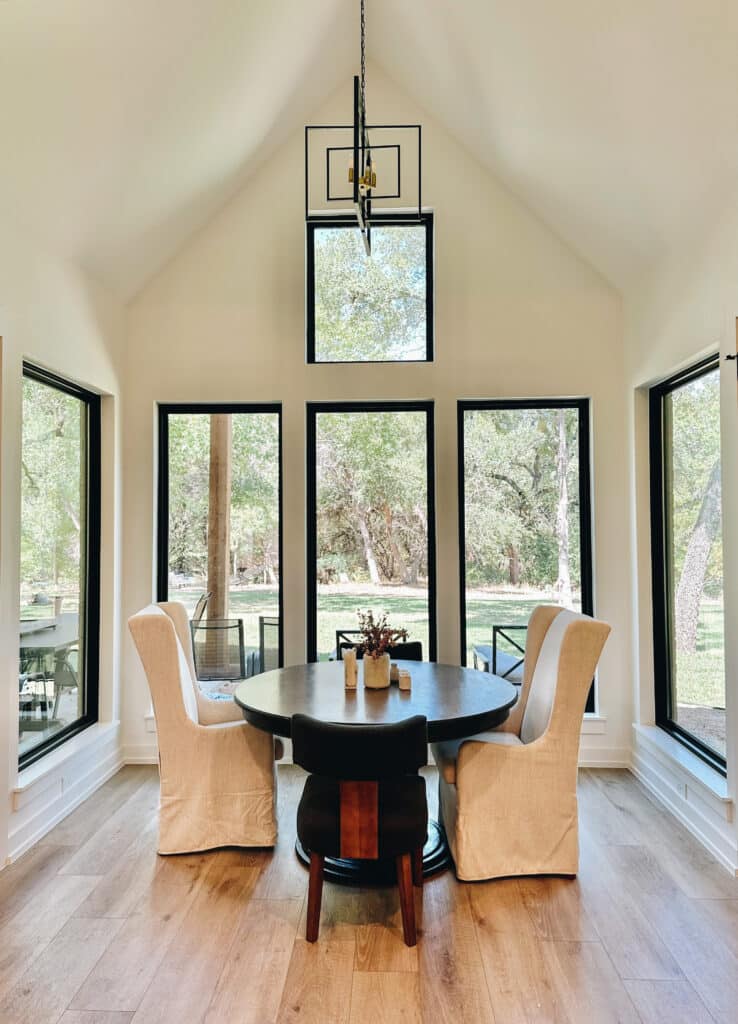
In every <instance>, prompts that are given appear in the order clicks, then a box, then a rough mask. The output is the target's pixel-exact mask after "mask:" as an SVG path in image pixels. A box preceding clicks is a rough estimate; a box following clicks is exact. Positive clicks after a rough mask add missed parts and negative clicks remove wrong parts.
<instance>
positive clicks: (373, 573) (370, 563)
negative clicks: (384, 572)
mask: <svg viewBox="0 0 738 1024" xmlns="http://www.w3.org/2000/svg"><path fill="white" fill-rule="evenodd" d="M356 518H357V519H358V521H359V533H360V534H361V542H362V544H363V545H364V558H365V559H366V567H367V569H368V570H369V579H370V580H371V581H372V583H376V584H380V583H381V582H382V581H381V579H380V578H379V569H378V568H377V560H376V558H375V557H374V548H373V547H372V539H371V537H370V535H369V527H368V526H367V523H366V513H365V512H364V510H363V509H357V513H356Z"/></svg>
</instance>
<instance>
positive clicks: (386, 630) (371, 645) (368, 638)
mask: <svg viewBox="0 0 738 1024" xmlns="http://www.w3.org/2000/svg"><path fill="white" fill-rule="evenodd" d="M356 614H357V616H358V619H359V632H360V633H361V645H360V646H361V650H362V653H364V654H368V655H370V657H372V658H375V659H376V658H381V657H382V655H383V654H387V653H388V652H389V648H390V647H392V645H393V644H396V643H397V642H398V641H400V640H407V638H408V632H407V630H406V629H393V627H392V626H390V624H389V622H388V621H387V612H383V613H382V614H381V615H380V616H379V617H378V618H377V619H375V618H374V614H373V612H372V611H371V609H369V610H367V611H365V612H362V611H357V613H356Z"/></svg>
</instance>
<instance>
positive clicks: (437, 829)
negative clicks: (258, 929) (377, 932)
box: [295, 821, 451, 886]
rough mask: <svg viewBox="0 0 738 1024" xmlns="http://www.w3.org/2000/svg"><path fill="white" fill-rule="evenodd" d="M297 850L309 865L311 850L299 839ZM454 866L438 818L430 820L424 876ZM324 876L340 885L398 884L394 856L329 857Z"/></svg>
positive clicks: (424, 849)
mask: <svg viewBox="0 0 738 1024" xmlns="http://www.w3.org/2000/svg"><path fill="white" fill-rule="evenodd" d="M295 853H296V854H297V856H298V858H299V860H300V861H302V863H303V864H304V865H305V866H306V867H307V866H308V865H309V864H310V852H309V850H305V849H304V848H303V845H302V843H301V842H300V840H299V839H298V840H297V841H296V842H295ZM449 867H451V854H450V852H449V848H448V843H447V842H446V834H445V833H444V831H443V828H442V826H441V825H439V824H438V822H437V821H429V822H428V838H427V840H426V843H425V846H424V847H423V877H424V878H429V877H430V876H431V875H437V874H438V873H439V872H440V871H445V870H446V869H447V868H449ZM323 874H324V877H325V879H326V881H327V882H337V883H338V884H339V885H387V886H389V885H396V884H397V867H396V865H395V861H394V859H393V858H392V859H390V860H348V859H346V858H343V857H326V858H325V869H324V873H323Z"/></svg>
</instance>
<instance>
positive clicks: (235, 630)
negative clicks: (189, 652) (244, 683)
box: [190, 619, 246, 682]
mask: <svg viewBox="0 0 738 1024" xmlns="http://www.w3.org/2000/svg"><path fill="white" fill-rule="evenodd" d="M190 629H191V633H192V649H193V653H194V658H195V671H196V675H197V678H198V679H199V680H201V681H203V682H209V681H212V680H214V679H222V680H225V679H246V651H245V648H244V642H243V621H242V620H241V619H203V620H201V621H200V622H199V623H198V624H197V625H195V622H194V621H193V622H191V623H190Z"/></svg>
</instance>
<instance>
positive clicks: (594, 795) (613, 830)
mask: <svg viewBox="0 0 738 1024" xmlns="http://www.w3.org/2000/svg"><path fill="white" fill-rule="evenodd" d="M597 774H598V773H597V772H595V771H593V770H592V769H588V768H580V769H579V776H578V785H577V797H578V800H579V823H580V828H582V829H585V830H586V831H587V832H588V833H589V834H590V835H591V836H592V838H593V839H594V840H595V841H596V842H598V843H603V844H604V845H607V846H637V845H638V843H639V839H638V835H637V832H636V831H635V830H634V828H633V822H632V819H631V817H630V815H629V814H627V813H626V812H624V811H622V810H621V809H620V808H619V807H616V806H615V805H614V804H613V803H612V802H611V801H610V800H608V798H607V796H606V794H605V793H604V792H603V791H602V789H601V787H600V786H598V785H597Z"/></svg>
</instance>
